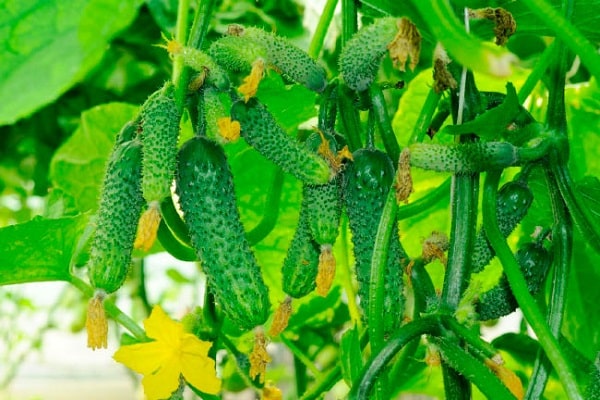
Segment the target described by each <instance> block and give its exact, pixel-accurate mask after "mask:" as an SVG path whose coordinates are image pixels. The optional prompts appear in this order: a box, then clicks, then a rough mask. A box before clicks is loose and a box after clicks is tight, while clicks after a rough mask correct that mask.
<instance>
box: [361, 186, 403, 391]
mask: <svg viewBox="0 0 600 400" xmlns="http://www.w3.org/2000/svg"><path fill="white" fill-rule="evenodd" d="M397 210H398V204H397V202H396V193H395V191H394V190H393V188H391V189H390V191H389V192H388V195H387V199H386V202H385V205H384V207H383V211H382V213H381V219H380V220H379V227H378V228H377V236H375V243H374V245H373V256H372V258H371V277H370V280H369V310H368V318H367V319H368V323H369V338H370V341H371V351H372V352H373V354H375V353H378V352H379V351H380V350H381V349H382V348H383V346H384V344H385V339H384V318H382V317H381V316H382V314H383V302H384V298H385V285H384V284H382V282H385V279H386V278H385V270H386V265H387V258H388V253H389V248H390V239H391V237H392V232H393V230H394V229H396V226H397V225H396V211H397ZM399 317H400V316H397V315H387V316H386V318H399ZM382 378H385V375H382ZM386 386H387V385H386V380H384V379H380V380H379V383H378V385H377V392H376V394H377V395H378V396H382V397H380V398H384V399H385V398H386V396H385V393H386V392H387V390H386Z"/></svg>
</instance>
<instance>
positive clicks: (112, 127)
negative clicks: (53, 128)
mask: <svg viewBox="0 0 600 400" xmlns="http://www.w3.org/2000/svg"><path fill="white" fill-rule="evenodd" d="M137 109H138V108H137V107H135V106H132V105H129V104H123V103H109V104H104V105H101V106H97V107H94V108H91V109H89V110H87V111H85V112H84V113H83V114H82V115H81V125H80V126H79V129H77V130H76V131H75V133H74V134H73V136H71V137H70V138H69V139H68V140H67V141H66V142H65V143H63V145H62V146H61V147H60V148H59V149H58V150H57V151H56V153H55V154H54V158H53V159H52V162H51V164H50V180H51V181H52V182H53V184H54V186H55V187H56V188H58V189H61V190H62V191H63V192H64V194H65V195H66V196H70V197H71V198H73V199H75V203H76V207H77V209H78V210H79V211H80V212H86V211H90V210H95V209H96V207H97V205H98V197H99V193H100V186H101V184H102V179H103V177H104V170H105V164H106V160H107V159H108V155H109V153H110V151H111V149H112V147H113V144H114V141H115V137H116V135H117V133H118V132H119V131H120V130H121V127H122V126H123V125H124V124H125V123H126V122H127V121H129V120H131V119H133V118H134V117H135V115H136V113H137Z"/></svg>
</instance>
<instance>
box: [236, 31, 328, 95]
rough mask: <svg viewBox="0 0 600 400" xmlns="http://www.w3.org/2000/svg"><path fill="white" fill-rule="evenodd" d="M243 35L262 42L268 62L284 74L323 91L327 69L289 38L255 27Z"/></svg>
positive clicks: (315, 89)
mask: <svg viewBox="0 0 600 400" xmlns="http://www.w3.org/2000/svg"><path fill="white" fill-rule="evenodd" d="M242 36H244V37H247V38H249V39H251V40H253V41H255V42H256V43H259V44H262V45H263V46H264V48H265V49H266V50H267V62H268V64H270V65H272V66H273V67H274V68H275V69H276V70H277V71H279V72H281V74H282V75H283V76H285V77H287V78H289V79H291V80H292V81H294V82H297V83H300V84H302V85H304V86H305V87H306V88H308V89H310V90H313V91H315V92H322V91H323V90H324V89H325V87H326V86H327V79H326V76H325V70H324V69H323V68H322V67H321V66H320V65H318V64H317V63H316V62H315V60H313V59H312V58H311V57H310V56H309V55H308V54H307V53H306V52H305V51H303V50H302V49H300V48H298V47H296V46H294V45H293V44H292V43H290V42H289V41H288V40H287V39H284V38H282V37H280V36H276V35H275V34H273V33H269V32H265V31H264V30H262V29H259V28H253V27H248V28H244V31H243V33H242Z"/></svg>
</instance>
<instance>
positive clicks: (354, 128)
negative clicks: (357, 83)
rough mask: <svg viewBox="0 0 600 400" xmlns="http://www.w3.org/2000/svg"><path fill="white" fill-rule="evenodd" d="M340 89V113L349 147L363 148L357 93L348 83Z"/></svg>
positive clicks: (352, 149)
mask: <svg viewBox="0 0 600 400" xmlns="http://www.w3.org/2000/svg"><path fill="white" fill-rule="evenodd" d="M338 90H339V91H340V93H339V96H338V102H339V113H338V115H339V116H340V122H341V125H342V126H341V127H342V130H343V134H344V137H345V138H346V141H347V142H348V148H349V149H350V151H352V152H353V151H355V150H358V149H360V148H362V141H361V139H360V131H361V124H360V117H359V114H358V109H357V108H356V106H355V105H354V94H355V93H354V92H353V91H352V90H350V88H348V87H347V86H346V85H340V87H339V89H338Z"/></svg>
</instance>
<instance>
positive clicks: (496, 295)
mask: <svg viewBox="0 0 600 400" xmlns="http://www.w3.org/2000/svg"><path fill="white" fill-rule="evenodd" d="M515 257H516V259H517V261H518V262H519V266H520V267H521V272H523V276H524V277H525V281H526V282H527V289H528V290H529V293H530V294H531V295H535V294H537V293H538V292H539V290H540V289H541V288H542V286H543V283H544V281H545V279H546V276H547V274H548V271H549V269H550V265H551V264H552V254H550V252H549V251H548V250H546V248H545V247H544V246H543V245H542V243H538V242H530V243H526V244H525V245H523V246H522V247H521V248H519V250H518V251H517V254H516V255H515ZM517 307H518V304H517V299H516V298H515V296H514V294H513V293H512V291H511V289H510V285H509V283H508V278H507V277H506V275H505V274H502V276H501V277H500V281H499V282H498V284H497V285H496V286H494V287H493V288H492V289H490V290H489V291H487V292H485V293H483V294H482V295H481V296H480V297H479V301H478V302H477V303H476V304H475V309H476V311H477V314H478V315H479V319H480V320H481V321H487V320H490V319H496V318H500V317H503V316H505V315H508V314H510V313H511V312H513V311H515V310H516V309H517Z"/></svg>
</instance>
